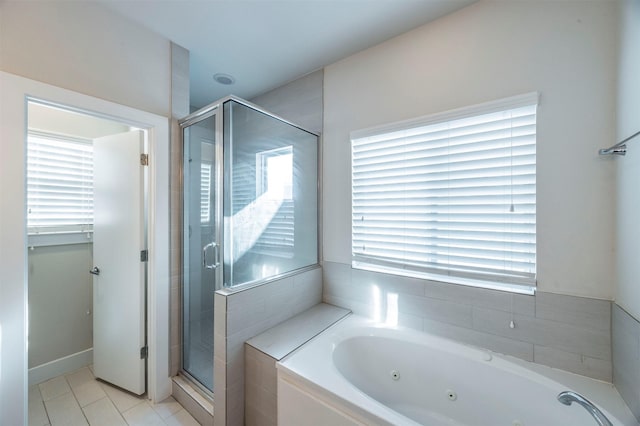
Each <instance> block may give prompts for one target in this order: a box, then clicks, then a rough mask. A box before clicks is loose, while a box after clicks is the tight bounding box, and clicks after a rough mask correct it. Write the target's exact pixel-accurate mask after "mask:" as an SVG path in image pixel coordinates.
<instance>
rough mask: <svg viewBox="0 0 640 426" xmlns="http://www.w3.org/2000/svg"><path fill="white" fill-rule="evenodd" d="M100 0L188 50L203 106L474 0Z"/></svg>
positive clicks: (245, 94)
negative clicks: (219, 78) (221, 77)
mask: <svg viewBox="0 0 640 426" xmlns="http://www.w3.org/2000/svg"><path fill="white" fill-rule="evenodd" d="M101 1H102V2H103V3H104V4H106V5H107V7H109V8H111V9H112V10H115V11H116V12H118V13H121V14H122V15H125V16H127V17H128V18H130V19H131V20H133V21H136V22H139V23H140V24H142V25H143V26H145V27H147V28H149V29H151V30H153V31H155V32H157V33H159V34H161V35H163V36H164V37H166V38H168V39H170V40H172V41H173V42H175V43H177V44H179V45H181V46H183V47H185V48H187V49H188V50H189V52H190V58H191V59H190V74H191V75H190V77H191V104H192V105H193V106H196V107H202V106H204V105H206V104H208V103H211V102H213V101H215V100H216V99H218V98H221V97H223V96H226V95H228V94H234V95H237V96H240V97H242V98H246V99H251V98H252V97H254V96H257V95H259V94H262V93H264V92H267V91H269V90H271V89H273V88H276V87H278V86H280V85H282V84H284V83H287V82H289V81H291V80H294V79H295V78H297V77H300V76H302V75H304V74H307V73H309V72H312V71H315V70H317V69H320V68H322V67H323V66H325V65H329V64H331V63H333V62H335V61H337V60H339V59H342V58H345V57H347V56H349V55H351V54H353V53H355V52H358V51H360V50H363V49H365V48H367V47H370V46H374V45H376V44H378V43H380V42H382V41H384V40H387V39H389V38H391V37H394V36H396V35H399V34H402V33H404V32H406V31H408V30H410V29H412V28H415V27H418V26H420V25H422V24H424V23H426V22H429V21H431V20H434V19H437V18H439V17H441V16H443V15H445V14H447V13H450V12H453V11H454V10H457V9H460V8H462V7H465V6H467V5H469V4H471V3H473V2H474V1H476V0H146V1H140V0H101ZM216 73H224V74H230V75H232V76H233V77H235V79H236V83H235V84H234V85H231V86H224V85H221V84H219V83H217V82H215V81H214V80H213V75H214V74H216Z"/></svg>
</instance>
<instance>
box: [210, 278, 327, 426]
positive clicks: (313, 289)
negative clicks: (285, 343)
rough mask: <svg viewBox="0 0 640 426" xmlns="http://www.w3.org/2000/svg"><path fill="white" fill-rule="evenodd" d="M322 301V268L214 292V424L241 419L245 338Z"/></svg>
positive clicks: (237, 422)
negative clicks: (246, 286)
mask: <svg viewBox="0 0 640 426" xmlns="http://www.w3.org/2000/svg"><path fill="white" fill-rule="evenodd" d="M321 301H322V268H320V267H318V268H315V269H312V270H309V271H305V272H302V273H299V274H297V275H293V276H289V277H286V278H283V279H280V280H275V281H271V282H268V283H266V284H262V285H260V286H258V287H253V288H249V289H246V290H242V291H238V292H229V291H228V290H221V291H218V292H216V294H215V309H214V312H215V313H214V316H215V320H214V357H213V371H214V373H213V374H214V384H213V386H214V395H215V396H214V411H215V416H214V419H213V421H214V425H216V426H222V425H242V424H244V405H245V400H244V342H245V341H247V340H249V339H251V338H252V337H254V336H257V335H258V334H260V333H263V332H264V331H266V330H268V329H270V328H272V327H273V326H275V325H277V324H280V323H281V322H283V321H286V320H288V319H289V318H291V317H293V316H295V315H297V314H299V313H301V312H304V311H306V310H307V309H309V308H311V307H313V306H315V305H317V304H318V303H320V302H321Z"/></svg>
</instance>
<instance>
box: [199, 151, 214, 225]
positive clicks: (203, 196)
mask: <svg viewBox="0 0 640 426" xmlns="http://www.w3.org/2000/svg"><path fill="white" fill-rule="evenodd" d="M211 169H212V165H211V164H210V163H205V162H204V161H203V162H202V164H201V165H200V223H209V221H210V220H211Z"/></svg>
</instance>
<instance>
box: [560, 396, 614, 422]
mask: <svg viewBox="0 0 640 426" xmlns="http://www.w3.org/2000/svg"><path fill="white" fill-rule="evenodd" d="M558 401H560V402H561V403H563V404H564V405H571V403H572V402H576V403H578V404H580V405H581V406H582V407H583V408H584V409H585V410H587V411H588V412H589V414H591V416H592V417H593V418H594V419H596V422H598V425H599V426H613V424H612V423H611V422H610V421H609V419H608V418H607V416H605V415H604V413H603V412H602V411H600V410H599V409H598V407H596V406H595V405H593V403H592V402H591V401H589V400H588V399H587V398H585V397H584V396H582V395H580V394H579V393H576V392H572V391H564V392H560V393H559V394H558Z"/></svg>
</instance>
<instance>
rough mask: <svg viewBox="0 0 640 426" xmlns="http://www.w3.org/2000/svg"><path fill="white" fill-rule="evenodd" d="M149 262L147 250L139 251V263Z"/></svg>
mask: <svg viewBox="0 0 640 426" xmlns="http://www.w3.org/2000/svg"><path fill="white" fill-rule="evenodd" d="M148 260H149V250H141V251H140V262H147V261H148Z"/></svg>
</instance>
